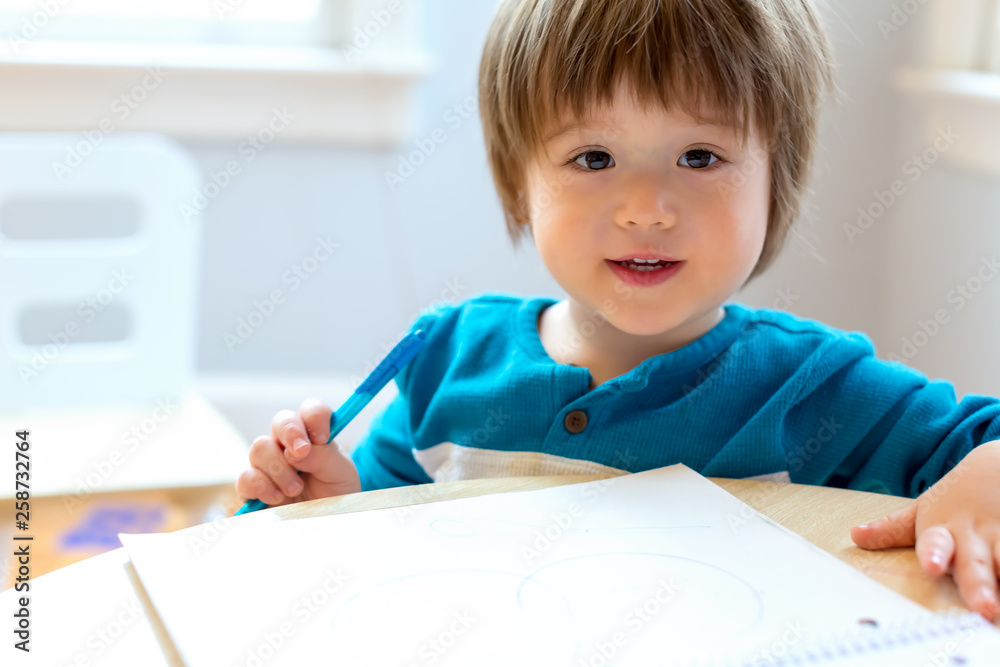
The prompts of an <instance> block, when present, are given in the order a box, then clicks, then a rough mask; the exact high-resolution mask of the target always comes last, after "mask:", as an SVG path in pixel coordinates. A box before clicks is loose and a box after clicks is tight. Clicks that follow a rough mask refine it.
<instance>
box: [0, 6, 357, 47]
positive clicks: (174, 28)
mask: <svg viewBox="0 0 1000 667" xmlns="http://www.w3.org/2000/svg"><path fill="white" fill-rule="evenodd" d="M347 5H348V0H172V1H171V0H142V1H141V2H136V1H134V0H0V34H3V35H8V36H9V39H10V40H11V42H12V44H13V42H15V41H18V40H20V41H21V42H22V44H24V43H27V42H30V41H33V40H66V41H100V42H147V43H148V42H150V41H152V42H181V43H191V42H200V43H243V44H247V43H253V44H286V45H291V44H294V45H298V46H306V45H316V44H318V43H322V42H324V41H326V42H329V41H331V38H333V37H335V36H334V35H333V34H332V33H333V31H334V30H335V29H336V27H337V26H339V25H341V24H342V23H343V19H344V18H345V14H346V12H344V11H342V10H343V8H344V7H346V6H347ZM15 46H16V45H15Z"/></svg>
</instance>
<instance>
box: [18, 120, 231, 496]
mask: <svg viewBox="0 0 1000 667" xmlns="http://www.w3.org/2000/svg"><path fill="white" fill-rule="evenodd" d="M203 186H204V180H203V177H202V176H201V173H200V170H199V168H198V167H197V166H196V165H195V164H194V162H193V161H192V159H191V158H190V156H189V155H188V154H187V152H186V151H185V150H184V149H183V148H182V147H181V146H179V145H178V144H176V143H174V142H172V141H170V140H168V139H166V138H163V137H159V136H155V135H144V134H120V135H116V134H102V133H100V132H99V131H96V130H95V131H94V132H93V133H67V134H61V133H53V134H43V133H12V134H0V361H2V363H0V435H2V437H3V438H6V439H7V440H10V439H11V438H12V437H13V434H14V431H16V430H22V429H29V430H30V431H31V443H32V445H31V449H30V456H31V461H32V464H31V465H32V476H31V477H32V493H33V494H75V495H81V494H88V493H91V492H95V491H101V492H105V491H112V490H124V489H139V488H151V487H153V488H162V487H177V486H200V485H207V484H217V483H222V482H229V483H232V482H233V481H234V480H235V478H236V476H237V475H238V474H239V472H240V470H242V469H243V467H244V463H245V461H246V451H247V449H246V441H245V440H244V439H243V438H242V436H240V435H239V434H238V433H237V432H236V431H235V429H233V428H232V426H230V425H229V424H228V423H227V422H226V421H225V420H224V419H223V418H222V417H221V416H220V415H219V414H218V412H216V411H215V410H214V409H213V408H212V407H210V406H209V405H208V404H207V403H206V402H205V401H204V400H202V399H201V398H200V397H199V396H198V395H197V394H195V393H194V392H193V387H194V376H195V363H194V361H195V324H196V322H195V313H196V306H197V298H198V293H197V289H198V285H199V279H198V274H199V260H200V256H199V255H200V253H199V250H200V236H201V229H200V225H199V221H198V216H197V208H198V207H197V206H196V205H195V204H194V197H195V193H196V192H197V191H198V190H200V189H201V188H202V187H203ZM11 494H12V486H11V485H4V486H3V490H2V491H0V497H3V496H9V495H11Z"/></svg>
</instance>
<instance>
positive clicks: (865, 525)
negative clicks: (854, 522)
mask: <svg viewBox="0 0 1000 667" xmlns="http://www.w3.org/2000/svg"><path fill="white" fill-rule="evenodd" d="M867 527H868V524H867V523H863V524H861V525H860V526H858V528H867Z"/></svg>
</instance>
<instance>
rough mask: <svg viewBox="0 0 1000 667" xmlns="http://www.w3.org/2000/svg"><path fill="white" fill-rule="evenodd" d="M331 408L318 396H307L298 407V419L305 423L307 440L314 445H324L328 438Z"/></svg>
mask: <svg viewBox="0 0 1000 667" xmlns="http://www.w3.org/2000/svg"><path fill="white" fill-rule="evenodd" d="M331 414H333V409H332V408H330V406H329V405H327V404H326V403H324V402H323V401H321V400H319V399H318V398H307V399H306V400H305V401H303V402H302V406H301V407H299V419H301V420H302V423H303V424H305V427H306V433H308V434H309V440H310V441H311V442H312V443H313V444H314V445H325V444H326V441H327V440H329V439H330V415H331Z"/></svg>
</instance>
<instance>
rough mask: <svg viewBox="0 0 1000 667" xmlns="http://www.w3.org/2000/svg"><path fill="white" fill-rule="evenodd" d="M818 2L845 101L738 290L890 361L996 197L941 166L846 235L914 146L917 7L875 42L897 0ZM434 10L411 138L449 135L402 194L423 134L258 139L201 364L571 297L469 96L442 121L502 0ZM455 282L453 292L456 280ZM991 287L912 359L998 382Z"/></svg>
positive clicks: (325, 364)
mask: <svg viewBox="0 0 1000 667" xmlns="http://www.w3.org/2000/svg"><path fill="white" fill-rule="evenodd" d="M414 4H416V3H414ZM822 4H823V12H824V16H825V17H826V20H827V25H828V26H829V29H830V31H831V36H832V38H833V42H834V47H835V49H836V55H837V58H838V61H839V63H840V73H841V85H842V87H843V89H844V91H845V93H846V96H845V97H846V99H845V101H844V102H843V103H842V104H841V105H839V106H832V107H829V108H828V109H827V111H826V113H825V115H824V118H823V132H822V138H821V140H822V149H821V151H820V154H819V156H818V162H817V165H816V170H815V175H814V178H813V180H812V184H811V188H812V190H813V193H812V194H811V195H810V196H809V197H808V199H807V205H808V206H807V216H806V217H805V218H804V219H803V220H802V224H801V226H800V227H799V229H798V232H797V234H796V235H793V236H792V237H791V239H790V242H789V244H788V246H787V247H786V250H785V252H784V254H783V256H782V257H781V258H780V259H779V261H778V263H777V264H776V265H775V266H774V267H773V268H772V269H771V270H770V271H769V272H768V273H767V274H765V275H764V276H762V277H761V278H759V279H757V280H756V281H755V282H754V283H752V284H751V285H749V286H748V287H747V288H746V289H745V290H743V292H741V293H740V294H738V295H737V296H736V297H735V299H736V300H738V301H742V302H745V303H748V304H750V305H753V306H772V305H773V304H774V303H775V301H776V299H780V295H781V294H790V295H792V297H793V299H794V300H793V303H791V305H790V306H785V305H783V304H781V303H780V302H779V305H781V307H787V308H788V309H789V310H791V311H792V312H795V313H797V314H800V315H803V316H806V317H811V318H817V319H820V320H823V321H825V322H827V323H829V324H831V325H834V326H837V327H840V328H844V329H853V330H861V331H864V332H866V333H868V334H869V335H871V336H872V338H873V340H874V341H875V342H876V345H877V348H878V352H879V354H880V355H881V356H885V355H886V354H888V353H890V352H893V351H897V350H898V348H899V337H900V336H901V335H904V334H910V333H912V331H913V330H914V326H915V324H916V322H917V319H918V318H919V317H921V316H926V314H927V313H931V314H933V311H934V306H935V304H938V303H941V302H942V295H943V294H944V293H945V292H947V290H948V289H950V287H951V286H953V284H954V282H955V281H956V280H958V279H961V278H963V277H964V276H967V275H969V274H970V272H971V271H972V270H974V268H975V264H976V260H977V258H978V257H979V256H980V254H982V253H983V252H986V250H987V249H988V247H990V244H991V243H992V242H991V241H990V240H989V237H988V236H985V234H987V230H988V227H987V226H986V225H985V224H984V223H985V222H987V221H989V220H991V219H992V220H995V219H996V218H997V215H998V213H1000V194H998V188H997V184H996V183H994V182H990V181H986V180H982V179H979V178H976V177H970V176H968V175H962V174H960V173H955V172H953V171H950V170H949V169H947V168H945V167H943V166H940V165H937V166H935V168H934V169H932V170H931V171H930V172H929V173H928V174H926V176H925V177H924V178H922V179H921V181H920V182H919V188H918V187H916V186H914V187H913V188H912V189H911V191H910V192H908V193H907V195H906V196H905V197H904V198H901V199H900V201H899V203H898V205H896V206H893V207H891V208H890V211H889V213H888V214H887V215H886V216H885V218H884V219H882V220H880V221H879V222H878V224H876V225H874V226H873V227H872V228H871V229H869V230H868V231H866V232H865V234H864V235H863V236H862V237H859V238H856V239H855V240H854V243H851V242H850V241H849V240H848V236H847V234H846V233H845V227H844V226H845V224H848V223H851V222H854V221H856V219H857V209H858V208H859V207H862V206H864V207H867V206H868V205H869V204H870V203H871V202H872V201H874V200H875V199H874V192H875V191H881V190H885V189H887V188H888V187H889V184H890V183H891V181H892V180H893V179H894V178H898V177H899V174H900V171H901V168H902V165H903V164H904V163H905V162H906V160H907V157H906V156H907V151H908V150H910V148H909V146H908V145H907V141H906V137H905V136H904V135H903V133H904V132H905V128H906V124H905V122H903V119H905V116H904V115H903V112H904V111H905V108H904V101H903V98H902V97H901V95H900V94H898V93H897V92H896V90H895V89H894V87H893V86H892V84H891V76H892V72H893V70H894V68H896V67H897V66H899V65H901V64H903V63H904V62H907V61H908V60H909V59H910V58H911V56H910V51H911V50H912V49H913V45H914V44H915V43H918V42H919V39H920V38H919V32H918V29H919V21H918V20H914V21H913V22H912V25H910V24H908V25H906V26H904V27H903V29H902V30H900V31H898V32H895V33H893V34H891V35H889V36H888V38H884V37H883V34H882V33H881V32H880V29H879V23H878V22H879V20H880V19H888V18H889V16H890V14H891V12H892V4H893V3H892V2H890V1H889V0H877V1H872V0H836V1H834V0H828V1H827V2H824V3H822ZM424 6H425V7H426V14H425V15H424V16H423V17H422V42H423V43H424V45H425V46H426V48H427V49H429V50H430V51H431V52H432V53H433V55H434V56H435V58H436V59H437V63H438V67H437V69H436V71H435V72H434V73H433V75H432V76H431V77H430V78H429V79H428V80H427V81H426V82H425V84H424V86H423V89H422V92H421V101H420V105H419V107H420V108H419V117H418V119H417V122H416V128H417V129H416V132H415V137H414V138H415V139H418V138H426V137H428V136H430V134H431V132H432V131H433V130H434V129H435V128H441V129H443V130H444V131H445V132H446V135H447V141H446V142H445V143H444V144H443V145H441V146H440V147H439V148H438V149H437V150H436V151H435V153H434V154H433V155H431V156H430V157H429V159H428V160H427V162H426V164H424V165H423V166H421V167H420V168H418V169H417V171H416V173H415V174H414V175H413V176H412V177H410V178H408V179H407V180H406V181H405V182H404V183H403V184H402V185H400V186H399V187H398V188H397V189H396V191H395V192H391V191H390V190H389V188H388V187H387V185H386V183H385V180H384V178H383V172H384V171H385V170H387V169H393V168H394V167H395V166H396V165H397V162H398V159H399V155H400V154H401V153H402V152H409V151H410V150H412V149H413V145H412V144H410V145H409V146H406V147H403V148H402V149H400V150H382V151H376V150H369V151H358V150H339V149H336V148H329V147H327V148H304V147H292V146H287V145H286V146H282V145H281V144H280V143H279V142H277V141H276V142H275V144H273V145H272V146H271V147H269V148H268V149H267V150H265V151H264V152H263V153H261V154H260V155H259V157H258V158H257V160H256V161H255V163H254V164H252V165H250V166H249V168H247V169H245V171H244V173H242V174H241V175H240V176H239V177H238V179H237V180H236V182H234V184H233V185H232V186H230V187H229V188H228V189H226V190H225V191H224V192H223V194H222V195H220V196H219V198H218V199H216V200H215V201H214V202H213V203H212V204H211V205H210V206H209V208H208V209H207V211H206V215H205V221H204V225H205V241H206V243H205V257H204V261H203V266H204V290H203V294H202V302H201V304H200V305H199V315H200V321H201V328H200V353H199V367H200V370H201V371H202V372H203V373H206V374H218V373H225V374H229V373H258V372H263V373H281V374H289V373H302V374H330V373H339V374H345V375H349V376H350V375H358V374H360V373H362V372H363V371H364V370H365V368H366V365H367V364H370V363H371V362H372V361H374V360H376V359H377V358H378V357H379V356H380V355H381V354H382V353H383V352H384V350H385V346H386V345H389V344H391V342H392V341H394V340H395V339H397V338H398V336H399V335H400V333H401V332H402V330H403V328H404V327H405V326H406V325H407V323H408V322H409V321H410V319H411V318H412V316H413V315H414V314H415V312H416V311H417V309H418V308H420V307H422V306H423V305H426V304H428V303H430V302H432V301H435V300H437V299H440V298H442V297H444V298H450V299H464V298H467V297H469V296H472V295H474V294H476V293H478V292H480V291H483V290H509V291H513V292H519V293H526V294H527V293H551V294H556V295H559V294H561V291H560V289H559V288H558V286H557V285H556V284H555V282H554V281H553V280H552V279H551V278H549V277H548V275H547V274H546V273H545V272H544V267H542V265H541V263H540V261H539V260H538V258H537V255H536V253H535V252H534V249H533V247H532V246H531V244H530V242H529V243H527V244H525V245H524V246H523V247H522V250H521V251H520V252H519V253H515V252H514V251H513V250H512V248H511V244H510V242H509V241H508V239H507V236H506V233H505V231H504V225H503V219H502V216H501V213H500V208H499V205H498V203H497V198H496V195H495V192H494V190H493V188H492V183H491V180H490V175H489V173H488V170H487V167H486V161H485V155H484V151H483V147H482V139H481V131H480V127H479V121H478V117H477V115H476V112H475V110H473V114H472V116H471V117H470V118H469V119H468V120H466V121H464V122H462V123H461V124H460V125H459V126H458V127H454V126H453V124H452V123H449V122H448V120H447V118H451V117H452V116H447V117H446V113H447V112H448V110H449V109H451V108H452V107H453V106H454V105H461V104H462V103H463V102H465V101H468V100H474V96H475V86H476V73H477V68H478V61H479V54H480V49H481V45H482V42H483V36H484V34H485V30H486V27H487V24H488V22H489V19H490V17H491V14H492V11H493V8H494V6H495V3H494V2H492V1H491V2H468V1H467V0H428V1H427V2H426V3H424ZM916 18H917V19H919V18H920V17H919V16H918V17H916ZM973 140H974V139H973ZM911 143H912V142H911ZM189 147H190V148H191V149H192V150H193V152H194V154H195V156H196V158H197V159H198V161H199V162H200V163H201V164H202V165H203V167H204V168H205V169H206V170H211V169H218V168H219V167H220V166H221V165H222V164H224V162H225V161H226V160H227V159H229V157H231V156H232V153H233V151H234V147H229V146H221V147H220V146H200V145H191V146H189ZM325 235H330V237H332V239H333V240H334V241H337V242H339V243H341V244H342V247H341V248H340V249H338V250H337V252H336V254H335V256H334V257H333V259H331V260H330V261H328V262H326V263H324V264H322V265H321V268H319V269H318V271H317V272H316V273H315V274H314V276H313V277H312V278H311V279H310V280H309V281H308V282H306V283H304V284H303V286H302V287H301V288H299V289H298V290H296V291H294V292H292V291H290V287H291V286H290V285H288V284H285V283H282V280H281V277H282V275H283V274H284V273H285V272H286V271H288V270H289V269H290V268H291V267H292V265H293V264H295V263H296V262H300V261H301V260H302V259H303V258H305V257H306V256H307V255H308V254H309V253H310V252H311V251H312V248H313V247H314V244H315V241H314V239H315V238H316V237H317V236H325ZM992 245H993V246H995V245H996V243H992ZM449 281H450V282H449ZM455 283H457V284H458V285H459V286H460V287H459V289H457V290H454V289H452V288H451V287H449V285H450V284H455ZM276 288H279V289H282V290H283V291H284V292H285V293H286V294H287V296H288V300H287V302H286V303H285V304H283V305H281V306H279V307H278V309H277V311H276V312H275V314H274V316H273V317H271V318H270V319H268V320H267V321H266V322H265V324H264V325H263V326H262V327H261V328H260V330H258V331H256V332H255V333H254V335H252V336H251V337H250V338H249V339H248V340H247V342H246V343H244V344H242V345H240V346H238V347H237V348H236V349H235V350H234V351H232V352H230V351H229V350H227V347H226V345H225V343H224V341H223V334H224V333H225V332H227V331H228V332H230V333H233V332H235V327H236V322H237V318H239V317H246V315H247V314H248V313H249V312H250V311H251V309H252V308H253V302H254V300H255V299H260V298H262V297H265V296H266V295H267V294H268V293H269V292H270V291H271V290H273V289H276ZM992 291H993V292H995V293H996V296H994V295H993V293H992V292H990V293H989V294H986V293H984V294H983V297H982V298H981V299H978V300H977V301H976V302H975V303H974V304H971V307H969V308H968V309H967V310H966V312H965V313H964V314H962V317H961V318H958V317H956V318H955V320H954V323H953V324H952V325H950V326H949V327H947V329H946V330H944V331H942V332H941V333H940V335H938V336H936V337H935V338H934V339H933V341H932V343H931V344H929V345H928V346H927V347H925V348H924V349H923V350H922V351H921V353H920V354H919V355H917V356H916V357H915V359H914V363H913V365H915V366H916V367H918V368H920V369H922V370H924V371H925V372H928V373H931V374H932V375H940V376H945V377H949V378H951V379H953V380H955V381H956V382H957V384H958V388H959V393H960V394H961V393H963V392H964V391H972V390H977V391H989V392H992V393H994V394H1000V380H993V379H992V377H995V376H996V374H995V373H991V372H990V371H992V370H993V366H994V364H995V362H993V361H987V362H985V363H984V362H983V357H984V356H986V355H988V354H989V353H990V352H991V350H992V345H990V343H991V341H992V338H993V336H992V335H991V334H992V333H993V332H995V331H996V330H997V327H996V326H995V325H996V324H998V323H997V322H995V318H994V317H993V316H992V315H991V313H992V312H997V313H1000V310H998V309H996V308H990V305H991V304H992V303H993V299H1000V286H998V287H996V288H992ZM995 356H996V355H994V357H995ZM289 400H291V399H289ZM295 403H296V404H297V400H296V401H295ZM288 407H291V405H289V406H288ZM268 419H269V415H268ZM264 423H266V420H265V422H264Z"/></svg>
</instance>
